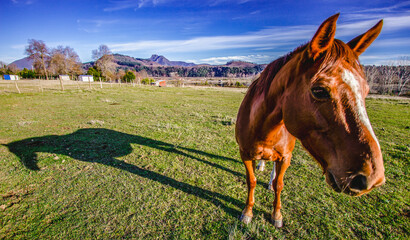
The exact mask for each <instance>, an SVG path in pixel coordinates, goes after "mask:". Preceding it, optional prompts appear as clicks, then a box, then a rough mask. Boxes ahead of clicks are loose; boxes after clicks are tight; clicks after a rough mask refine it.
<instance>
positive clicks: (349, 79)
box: [342, 70, 380, 148]
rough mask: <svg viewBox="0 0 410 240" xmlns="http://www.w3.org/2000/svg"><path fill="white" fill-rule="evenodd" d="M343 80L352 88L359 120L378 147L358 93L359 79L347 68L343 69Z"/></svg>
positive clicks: (361, 97) (361, 98)
mask: <svg viewBox="0 0 410 240" xmlns="http://www.w3.org/2000/svg"><path fill="white" fill-rule="evenodd" d="M342 79H343V81H344V82H345V83H346V84H347V85H349V86H350V89H351V90H352V92H353V94H354V98H355V102H356V111H357V114H358V117H359V119H360V121H361V122H362V123H363V125H364V127H366V128H367V130H368V131H369V132H370V134H371V135H372V137H373V139H374V140H375V141H376V143H377V145H378V146H379V148H380V144H379V141H378V140H377V138H376V135H375V134H374V132H373V128H372V125H371V124H370V120H369V117H368V116H367V112H366V108H365V107H364V99H363V96H362V94H361V93H360V84H359V81H358V80H357V79H356V78H355V76H354V74H353V73H352V72H350V71H348V70H344V71H343V75H342Z"/></svg>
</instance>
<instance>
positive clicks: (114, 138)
mask: <svg viewBox="0 0 410 240" xmlns="http://www.w3.org/2000/svg"><path fill="white" fill-rule="evenodd" d="M245 91H246V89H239V90H233V89H222V88H218V89H215V88H157V87H122V88H119V87H113V88H103V89H98V88H97V89H94V90H87V89H82V90H81V89H79V90H78V89H75V88H74V89H71V90H68V91H64V92H61V91H44V92H43V93H41V92H31V93H23V94H16V93H11V92H8V91H3V92H2V93H1V94H0V144H1V145H0V238H1V239H3V238H4V239H123V238H124V239H284V238H286V239H408V238H409V236H410V233H409V232H410V219H409V216H410V194H409V189H410V179H409V175H410V170H409V166H410V164H409V162H410V153H409V147H410V140H409V131H410V129H409V128H410V100H409V99H396V100H391V99H368V100H367V110H368V113H369V117H370V120H371V122H372V124H373V128H374V130H375V132H376V135H377V136H378V137H379V140H380V144H381V147H382V151H383V156H384V161H385V168H386V178H387V182H386V184H385V185H384V186H383V187H381V188H379V189H376V190H374V191H372V192H371V193H370V194H368V195H365V196H361V197H357V198H354V197H350V196H347V195H342V194H338V193H336V192H334V191H332V190H331V189H330V187H328V186H327V185H326V183H325V180H324V177H323V175H322V173H321V170H320V167H319V166H318V165H317V164H316V163H315V162H314V160H312V159H311V157H310V156H309V155H308V154H307V153H306V152H305V151H304V150H303V149H302V148H301V146H300V144H299V143H298V144H297V147H296V149H295V152H294V157H293V159H292V164H291V166H290V168H289V169H288V171H287V173H286V175H285V188H284V191H283V192H282V207H283V208H282V209H283V210H282V213H283V215H284V227H283V228H282V229H276V228H274V227H273V225H272V224H271V223H269V215H270V211H271V210H272V202H273V194H272V193H271V192H269V191H268V190H267V189H266V187H267V184H268V181H269V171H266V172H262V173H261V172H258V173H257V177H258V185H257V188H256V192H255V197H256V204H255V207H254V219H253V222H252V223H251V224H249V225H244V224H242V223H240V222H239V220H238V217H239V216H240V213H241V211H242V208H243V207H244V205H245V197H246V184H245V176H244V175H245V170H244V167H243V164H242V162H241V161H240V159H239V154H238V147H237V145H236V142H235V139H234V127H235V117H236V113H237V109H238V107H239V104H240V102H241V100H242V98H243V96H244V93H245ZM270 166H271V163H270V164H268V168H269V167H270Z"/></svg>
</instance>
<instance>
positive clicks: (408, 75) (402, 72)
mask: <svg viewBox="0 0 410 240" xmlns="http://www.w3.org/2000/svg"><path fill="white" fill-rule="evenodd" d="M397 65H398V73H397V75H398V80H399V81H398V86H397V94H398V95H402V94H403V92H404V90H405V89H406V86H407V84H408V83H409V81H410V72H409V70H410V58H409V57H401V58H400V59H399V60H398V61H397Z"/></svg>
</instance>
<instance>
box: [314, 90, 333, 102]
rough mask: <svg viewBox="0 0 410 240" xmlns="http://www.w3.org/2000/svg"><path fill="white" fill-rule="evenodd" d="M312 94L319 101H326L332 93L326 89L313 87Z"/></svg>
mask: <svg viewBox="0 0 410 240" xmlns="http://www.w3.org/2000/svg"><path fill="white" fill-rule="evenodd" d="M311 92H312V95H313V97H314V98H316V99H318V100H326V99H329V98H330V92H329V90H328V89H327V88H325V87H313V88H312V89H311Z"/></svg>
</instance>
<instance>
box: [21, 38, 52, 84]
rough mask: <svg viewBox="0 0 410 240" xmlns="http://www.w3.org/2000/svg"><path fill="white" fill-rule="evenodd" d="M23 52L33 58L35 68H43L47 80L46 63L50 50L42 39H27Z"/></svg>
mask: <svg viewBox="0 0 410 240" xmlns="http://www.w3.org/2000/svg"><path fill="white" fill-rule="evenodd" d="M25 53H26V54H27V55H28V56H29V58H30V59H32V60H33V65H34V67H35V68H36V70H39V71H41V70H43V71H44V74H45V75H46V79H47V80H48V74H47V66H46V63H47V61H48V60H49V57H50V51H49V49H48V47H47V46H46V44H45V43H44V41H41V40H35V39H29V40H28V46H27V47H26V50H25Z"/></svg>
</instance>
